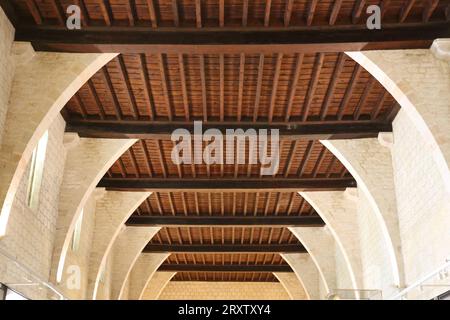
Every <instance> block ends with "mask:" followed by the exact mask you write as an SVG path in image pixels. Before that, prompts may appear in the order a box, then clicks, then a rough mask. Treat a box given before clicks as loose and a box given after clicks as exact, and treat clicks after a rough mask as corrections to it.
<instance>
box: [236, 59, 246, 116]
mask: <svg viewBox="0 0 450 320" xmlns="http://www.w3.org/2000/svg"><path fill="white" fill-rule="evenodd" d="M244 76H245V54H244V53H241V54H240V55H239V89H238V103H237V121H238V122H240V121H241V118H242V95H243V92H244Z"/></svg>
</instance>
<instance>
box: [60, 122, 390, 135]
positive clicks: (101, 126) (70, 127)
mask: <svg viewBox="0 0 450 320" xmlns="http://www.w3.org/2000/svg"><path fill="white" fill-rule="evenodd" d="M179 128H184V129H186V130H188V131H189V132H190V133H191V135H192V136H193V135H194V124H193V123H192V122H191V123H185V122H182V123H179V122H172V123H170V122H154V123H152V122H147V121H129V122H127V121H120V122H119V121H114V122H108V121H94V120H87V119H86V120H73V121H70V122H69V123H68V124H67V127H66V131H67V132H77V133H78V134H79V135H80V137H83V138H103V139H155V138H158V139H170V136H171V134H172V132H173V131H174V130H176V129H179ZM202 128H203V130H208V129H212V128H215V129H218V130H220V131H221V132H222V133H224V134H225V133H226V130H227V129H233V130H237V129H242V130H244V131H247V130H248V129H255V130H259V129H267V130H271V129H276V130H279V135H280V138H281V139H291V140H297V139H309V140H324V139H328V140H330V139H357V138H374V137H377V135H378V133H379V132H391V131H392V125H391V124H389V123H380V122H363V121H361V122H354V121H353V122H349V121H343V122H342V123H339V122H337V121H336V122H333V121H330V122H329V123H327V122H320V121H319V122H312V123H305V124H304V125H292V124H290V123H286V122H282V123H279V122H272V124H267V123H261V122H239V123H231V122H223V123H221V122H217V121H208V122H206V123H203V124H202Z"/></svg>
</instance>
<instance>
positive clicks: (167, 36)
mask: <svg viewBox="0 0 450 320" xmlns="http://www.w3.org/2000/svg"><path fill="white" fill-rule="evenodd" d="M305 31H307V32H305ZM449 37H450V23H449V22H430V23H427V24H417V23H408V24H400V25H399V24H394V25H392V24H391V25H388V24H385V25H383V29H382V30H368V29H366V28H365V26H363V27H353V28H349V27H342V26H340V27H338V26H324V27H319V28H314V29H311V28H307V27H292V28H289V29H288V30H286V29H283V28H270V27H267V28H259V29H255V28H248V29H244V30H243V29H242V28H227V29H226V30H223V29H220V28H202V29H198V28H194V29H192V28H186V29H184V28H183V29H182V30H180V29H174V28H169V29H164V30H163V31H161V30H155V29H152V28H145V27H91V28H83V29H82V30H70V31H68V30H65V29H63V28H62V27H57V26H42V25H41V26H20V25H19V26H17V29H16V40H17V41H27V42H31V43H32V44H33V46H34V48H35V49H36V50H43V51H59V52H120V53H144V52H145V53H203V54H213V53H214V54H227V53H259V54H266V53H294V52H343V51H358V50H377V49H415V48H429V47H430V45H431V44H432V42H433V40H434V39H436V38H449Z"/></svg>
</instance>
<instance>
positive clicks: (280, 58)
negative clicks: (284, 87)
mask: <svg viewBox="0 0 450 320" xmlns="http://www.w3.org/2000/svg"><path fill="white" fill-rule="evenodd" d="M282 61H283V54H282V53H279V54H278V55H277V62H276V66H275V74H274V76H273V82H272V94H271V97H270V107H269V119H268V120H269V123H271V122H272V119H273V112H274V109H275V100H276V98H277V89H278V80H279V78H280V69H281V63H282Z"/></svg>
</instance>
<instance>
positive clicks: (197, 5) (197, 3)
mask: <svg viewBox="0 0 450 320" xmlns="http://www.w3.org/2000/svg"><path fill="white" fill-rule="evenodd" d="M195 20H196V25H197V28H201V27H202V2H201V0H195Z"/></svg>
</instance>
